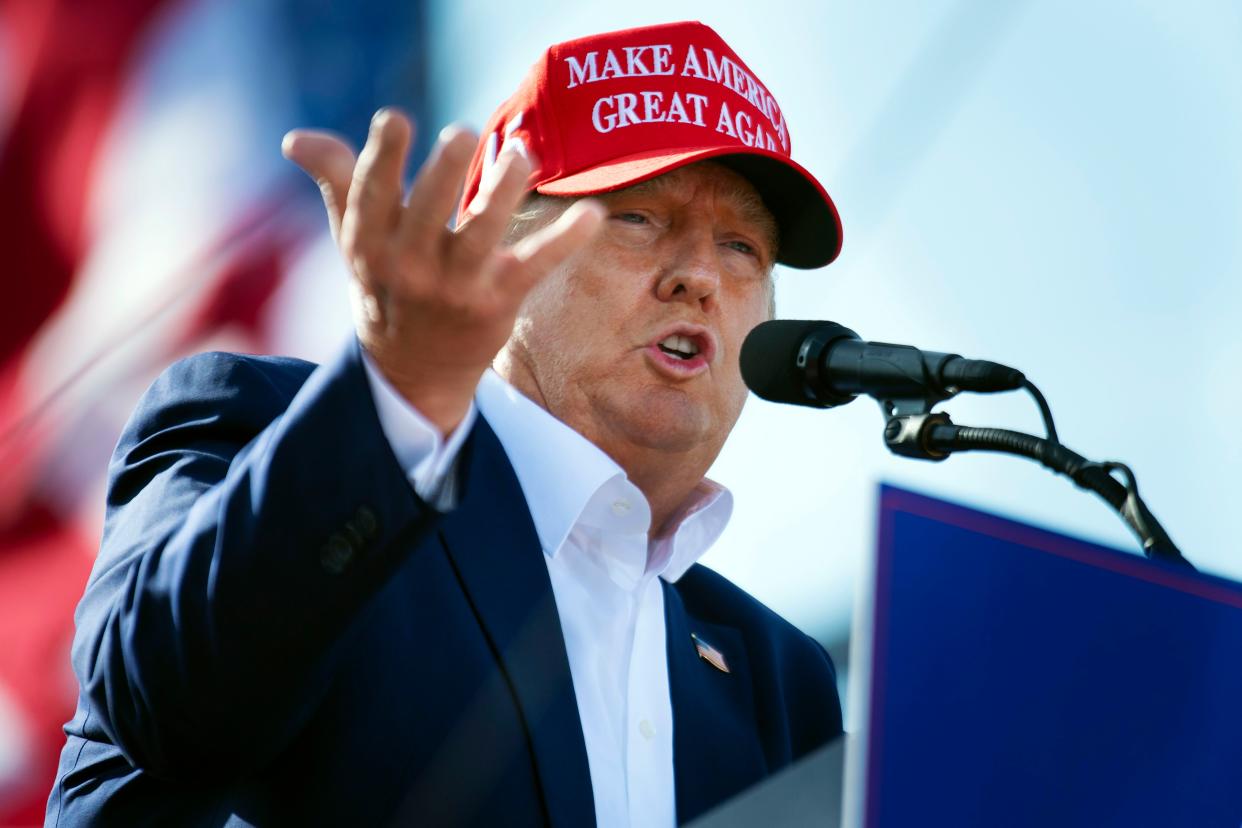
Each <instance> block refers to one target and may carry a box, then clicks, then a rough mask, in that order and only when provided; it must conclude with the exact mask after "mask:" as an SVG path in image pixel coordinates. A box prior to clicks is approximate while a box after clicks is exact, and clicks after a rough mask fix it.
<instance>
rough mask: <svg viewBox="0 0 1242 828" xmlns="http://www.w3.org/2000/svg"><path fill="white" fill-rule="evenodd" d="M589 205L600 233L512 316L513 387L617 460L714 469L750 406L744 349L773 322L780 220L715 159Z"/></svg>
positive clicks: (679, 170)
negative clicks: (698, 462) (652, 456)
mask: <svg viewBox="0 0 1242 828" xmlns="http://www.w3.org/2000/svg"><path fill="white" fill-rule="evenodd" d="M597 198H599V200H600V201H602V202H603V203H604V205H605V207H606V208H607V211H608V217H607V219H606V220H605V224H604V228H603V230H602V231H601V232H600V234H599V235H598V236H597V237H596V238H595V240H594V241H593V242H592V243H591V244H590V245H588V246H587V247H586V248H585V249H583V250H582V251H580V252H579V253H577V254H576V255H575V256H573V257H572V258H571V259H570V260H569V261H567V262H566V263H565V264H564V265H563V266H562V267H561V268H559V269H558V270H557V271H555V272H553V273H552V274H550V275H549V276H548V277H547V278H546V279H545V280H544V281H543V282H542V283H540V285H539V286H538V287H536V289H535V290H534V291H533V292H532V293H531V295H530V296H529V297H528V299H527V301H526V303H525V305H524V306H523V308H522V311H521V313H520V314H519V316H518V319H517V324H516V325H515V328H514V334H513V337H512V338H511V339H510V341H509V343H508V344H507V345H506V350H507V351H508V354H507V356H508V357H510V358H511V359H512V361H513V368H512V370H510V371H509V373H510V374H511V376H510V380H511V381H512V382H514V384H515V385H516V386H517V387H518V388H519V389H520V390H521V391H522V392H523V393H525V394H527V395H528V396H530V397H531V398H532V399H534V400H536V401H538V402H540V403H542V404H543V405H544V406H545V407H546V408H547V409H548V410H549V411H550V412H551V413H552V414H554V415H555V416H557V417H558V418H559V419H561V420H562V421H564V422H566V423H568V424H569V425H571V426H572V427H574V428H575V429H576V430H578V431H579V432H580V433H582V434H583V435H584V436H586V437H587V438H588V439H590V440H591V441H592V442H594V443H595V444H596V445H598V446H600V447H601V448H602V449H604V450H605V451H606V452H608V453H609V454H611V455H612V456H613V457H614V459H621V458H622V457H624V456H626V455H627V453H628V452H630V451H632V450H633V449H636V448H637V449H654V450H657V451H661V452H669V453H673V454H680V453H690V454H691V455H692V456H694V457H696V458H706V461H707V462H708V463H710V461H711V459H714V458H715V456H716V454H717V453H718V452H719V450H720V447H721V445H722V444H723V443H724V440H725V437H726V436H727V435H728V433H729V430H730V429H731V428H732V427H733V424H734V423H735V422H736V421H737V418H738V415H739V414H740V413H741V410H742V404H743V402H744V401H745V399H746V387H745V385H744V384H743V383H742V378H741V373H740V371H739V368H738V351H739V349H740V348H741V345H742V340H743V339H744V338H745V336H746V334H747V333H749V332H750V330H751V328H753V327H754V326H755V325H757V324H758V323H759V322H762V321H763V320H764V319H766V318H767V317H768V315H769V313H768V312H769V302H770V293H769V291H770V278H771V276H770V274H771V268H772V262H773V260H774V257H775V255H776V250H775V246H776V241H775V240H776V230H775V227H776V225H775V221H774V220H773V218H772V216H771V214H770V213H769V212H768V211H767V209H766V208H765V207H764V206H763V202H762V201H761V200H760V199H759V196H758V195H757V194H756V192H755V191H754V189H753V188H752V187H751V185H750V184H749V183H748V182H747V181H746V179H745V178H743V177H742V176H740V175H738V174H737V173H735V172H733V171H732V170H729V169H727V168H726V167H723V166H720V165H719V164H714V163H710V162H705V163H700V164H694V165H690V166H687V167H682V168H680V169H677V170H674V171H672V172H670V173H666V174H665V175H662V176H659V177H658V178H656V179H653V180H651V181H649V182H646V183H643V184H638V185H635V186H633V187H630V188H628V189H625V190H621V191H618V192H615V193H608V194H605V195H602V196H598V197H597Z"/></svg>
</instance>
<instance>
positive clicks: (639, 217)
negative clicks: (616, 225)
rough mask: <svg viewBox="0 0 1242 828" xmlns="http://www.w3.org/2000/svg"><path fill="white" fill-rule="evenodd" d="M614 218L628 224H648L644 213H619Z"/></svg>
mask: <svg viewBox="0 0 1242 828" xmlns="http://www.w3.org/2000/svg"><path fill="white" fill-rule="evenodd" d="M613 218H615V219H617V220H618V221H623V222H625V223H626V224H646V223H647V217H646V216H644V215H643V214H642V213H617V214H616V215H615V216H613Z"/></svg>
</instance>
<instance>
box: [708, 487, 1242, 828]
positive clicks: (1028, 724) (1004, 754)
mask: <svg viewBox="0 0 1242 828" xmlns="http://www.w3.org/2000/svg"><path fill="white" fill-rule="evenodd" d="M1192 558H1193V555H1192ZM873 564H874V566H873V568H872V572H871V573H870V577H869V578H868V579H867V580H866V583H865V584H864V586H863V588H862V589H861V590H860V601H859V603H858V605H857V607H856V622H855V629H854V638H853V641H852V645H851V655H850V662H851V663H850V667H851V670H850V680H851V685H850V695H849V702H850V713H849V722H848V724H847V727H849V729H850V730H851V733H850V736H849V737H848V739H847V743H848V745H847V746H848V751H846V752H845V755H844V759H842V750H841V747H840V746H839V745H834V746H829V747H828V748H825V749H822V750H821V751H819V752H817V753H816V754H813V755H811V756H809V757H807V758H805V759H804V760H803V761H802V762H801V763H799V764H798V765H795V766H794V767H793V768H790V769H787V770H786V771H784V772H782V773H780V774H777V775H775V776H773V777H772V778H770V779H768V780H765V782H764V783H763V784H761V785H759V786H756V788H755V789H752V791H749V792H746V793H744V794H743V795H742V796H740V797H738V798H737V799H736V800H735V801H733V802H730V803H726V804H725V805H724V806H722V807H721V808H719V809H717V810H716V811H714V812H713V813H711V814H708V815H706V816H705V817H704V819H703V820H701V823H700V824H701V826H702V828H726V826H730V825H746V824H750V825H763V826H765V828H778V826H785V825H789V826H794V825H798V826H801V825H807V826H811V825H822V826H830V825H836V824H842V825H846V826H867V828H889V826H910V825H918V826H941V825H943V826H954V828H961V827H962V826H1049V825H1056V826H1093V828H1094V827H1095V826H1111V825H1124V826H1148V825H1150V826H1228V828H1238V826H1240V825H1242V585H1240V584H1238V583H1235V582H1233V581H1229V580H1226V579H1223V578H1217V577H1213V576H1210V575H1204V574H1201V573H1196V572H1191V571H1187V570H1185V569H1183V568H1180V567H1173V566H1169V565H1167V564H1163V563H1160V562H1158V561H1152V560H1148V559H1145V558H1143V557H1141V556H1140V555H1138V554H1137V553H1136V552H1134V553H1132V552H1123V551H1119V550H1116V549H1110V548H1108V547H1105V546H1100V545H1098V544H1093V543H1088V542H1086V541H1082V540H1078V539H1075V538H1072V537H1069V536H1066V535H1062V534H1059V533H1055V532H1050V531H1047V530H1044V529H1040V528H1037V527H1034V526H1030V525H1027V524H1024V523H1020V522H1017V521H1013V520H1008V519H1005V518H1001V517H998V516H996V515H991V514H987V513H985V512H981V511H978V510H975V509H971V508H967V507H965V506H960V505H955V504H952V503H948V502H945V501H942V500H938V499H935V498H931V497H926V496H923V495H919V494H916V493H913V492H909V491H905V490H902V489H898V488H894V487H891V486H884V487H881V490H880V509H879V532H878V543H877V548H876V551H875V556H874V560H873ZM842 764H844V768H845V770H844V781H842V774H841V771H840V767H841V765H842ZM842 791H843V793H842ZM765 803H766V804H765ZM795 803H799V804H798V805H797V808H796V809H792V810H791V806H792V805H793V804H795ZM837 803H843V804H842V806H841V809H840V810H838V805H837ZM748 809H749V810H748ZM758 814H766V816H764V817H762V818H759V817H757V816H756V815H758ZM739 820H741V821H739ZM747 820H748V821H747Z"/></svg>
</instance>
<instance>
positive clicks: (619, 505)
mask: <svg viewBox="0 0 1242 828" xmlns="http://www.w3.org/2000/svg"><path fill="white" fill-rule="evenodd" d="M629 511H630V502H629V501H628V500H625V499H621V500H617V501H614V502H613V504H612V513H613V514H614V515H616V516H617V517H621V516H622V515H624V514H627V513H628V512H629Z"/></svg>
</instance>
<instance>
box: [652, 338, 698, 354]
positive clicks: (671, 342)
mask: <svg viewBox="0 0 1242 828" xmlns="http://www.w3.org/2000/svg"><path fill="white" fill-rule="evenodd" d="M660 347H662V348H664V349H665V350H669V351H677V352H678V353H679V354H684V355H686V356H694V355H695V354H697V353H698V352H699V345H698V343H697V342H695V341H694V340H693V339H691V338H690V337H688V336H676V335H674V336H666V337H665V338H664V339H663V340H661V341H660Z"/></svg>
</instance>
